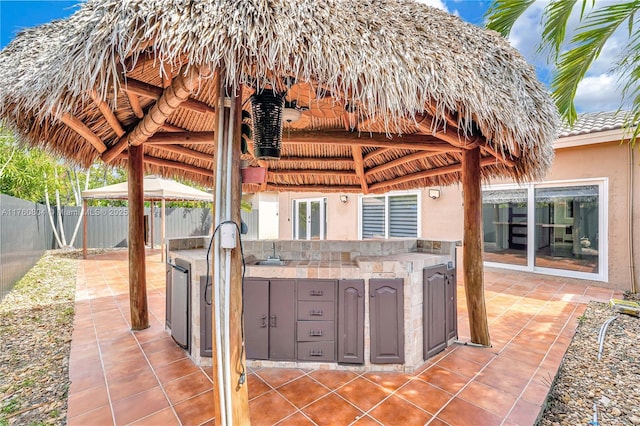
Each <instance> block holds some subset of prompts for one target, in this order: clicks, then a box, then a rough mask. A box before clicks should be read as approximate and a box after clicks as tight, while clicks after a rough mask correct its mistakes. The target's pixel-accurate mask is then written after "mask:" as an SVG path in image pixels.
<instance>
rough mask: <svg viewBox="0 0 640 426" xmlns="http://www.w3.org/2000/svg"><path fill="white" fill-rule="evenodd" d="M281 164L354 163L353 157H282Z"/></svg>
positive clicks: (279, 161)
mask: <svg viewBox="0 0 640 426" xmlns="http://www.w3.org/2000/svg"><path fill="white" fill-rule="evenodd" d="M277 161H278V163H279V164H282V163H307V162H318V163H332V164H349V165H351V164H353V158H351V157H349V158H347V157H280V159H279V160H277Z"/></svg>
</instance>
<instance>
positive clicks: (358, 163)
mask: <svg viewBox="0 0 640 426" xmlns="http://www.w3.org/2000/svg"><path fill="white" fill-rule="evenodd" d="M351 153H352V154H353V164H354V165H355V169H356V175H357V176H358V178H359V179H360V187H361V188H362V193H363V194H365V195H367V194H368V193H369V186H368V185H367V179H366V177H365V174H364V160H363V159H362V148H360V147H359V146H352V147H351Z"/></svg>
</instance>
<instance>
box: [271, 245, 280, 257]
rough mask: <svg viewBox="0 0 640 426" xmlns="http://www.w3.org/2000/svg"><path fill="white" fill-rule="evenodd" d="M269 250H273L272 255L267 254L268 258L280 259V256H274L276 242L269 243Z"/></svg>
mask: <svg viewBox="0 0 640 426" xmlns="http://www.w3.org/2000/svg"><path fill="white" fill-rule="evenodd" d="M271 250H273V255H270V256H269V259H280V256H276V243H275V242H272V243H271Z"/></svg>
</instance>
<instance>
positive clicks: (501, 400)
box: [458, 381, 518, 418]
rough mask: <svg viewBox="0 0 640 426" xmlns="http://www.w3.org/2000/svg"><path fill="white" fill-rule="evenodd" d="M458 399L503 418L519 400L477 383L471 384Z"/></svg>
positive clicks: (516, 396)
mask: <svg viewBox="0 0 640 426" xmlns="http://www.w3.org/2000/svg"><path fill="white" fill-rule="evenodd" d="M458 397H459V398H462V399H464V400H465V401H467V402H470V403H472V404H474V405H476V406H478V407H480V408H484V409H485V410H487V411H489V412H491V413H493V414H495V415H497V416H500V417H503V418H504V417H505V416H506V415H507V414H508V413H509V410H511V407H512V406H513V404H514V402H516V400H517V399H518V395H515V394H509V393H506V392H503V391H501V390H499V389H496V388H494V387H491V386H487V385H485V384H482V383H480V382H475V381H474V382H471V383H469V384H468V385H467V387H465V388H464V389H463V390H462V392H460V393H459V394H458Z"/></svg>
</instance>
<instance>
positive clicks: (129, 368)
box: [104, 356, 152, 382]
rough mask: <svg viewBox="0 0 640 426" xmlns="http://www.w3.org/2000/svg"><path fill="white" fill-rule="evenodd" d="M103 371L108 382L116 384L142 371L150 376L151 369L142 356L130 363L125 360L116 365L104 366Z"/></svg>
mask: <svg viewBox="0 0 640 426" xmlns="http://www.w3.org/2000/svg"><path fill="white" fill-rule="evenodd" d="M104 370H105V376H106V377H107V381H108V382H117V381H120V380H122V379H125V378H127V377H129V376H132V375H134V374H138V373H140V372H143V371H146V372H147V374H152V371H151V367H150V366H149V363H148V362H147V360H146V359H145V358H144V356H142V357H140V356H138V357H135V358H134V359H133V360H131V361H129V360H125V361H124V362H119V363H117V364H112V365H108V366H107V365H105V367H104Z"/></svg>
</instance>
